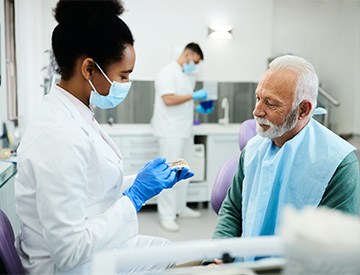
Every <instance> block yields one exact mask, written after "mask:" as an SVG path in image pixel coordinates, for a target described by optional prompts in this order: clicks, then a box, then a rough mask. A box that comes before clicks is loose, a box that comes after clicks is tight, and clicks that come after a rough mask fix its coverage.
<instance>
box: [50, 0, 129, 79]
mask: <svg viewBox="0 0 360 275" xmlns="http://www.w3.org/2000/svg"><path fill="white" fill-rule="evenodd" d="M53 12H54V17H55V19H56V21H57V22H58V25H57V26H56V27H55V29H54V31H53V33H52V50H53V54H54V57H55V60H56V63H57V66H58V68H57V72H58V73H59V74H61V77H62V78H63V79H69V78H70V77H71V76H72V75H73V73H74V66H75V61H76V60H77V59H78V58H79V57H81V56H84V57H91V58H93V59H94V60H95V61H96V62H97V63H98V64H99V65H100V66H101V67H103V68H104V69H105V70H106V68H107V66H109V65H111V64H112V63H114V62H118V61H120V60H121V59H122V58H123V52H124V50H125V48H126V46H127V45H133V44H134V38H133V35H132V33H131V31H130V29H129V27H128V26H127V25H126V24H125V22H124V21H123V20H121V19H120V18H119V15H121V14H122V13H123V12H124V6H123V4H122V2H121V0H102V1H99V0H98V1H96V0H60V1H59V2H58V3H57V5H56V7H55V9H54V11H53Z"/></svg>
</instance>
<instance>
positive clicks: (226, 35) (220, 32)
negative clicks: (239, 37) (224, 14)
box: [208, 25, 232, 39]
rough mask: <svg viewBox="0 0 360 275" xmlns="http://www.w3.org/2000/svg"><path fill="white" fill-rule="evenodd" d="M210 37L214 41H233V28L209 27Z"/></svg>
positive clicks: (225, 26)
mask: <svg viewBox="0 0 360 275" xmlns="http://www.w3.org/2000/svg"><path fill="white" fill-rule="evenodd" d="M208 35H209V37H210V38H214V39H232V26H230V25H221V26H211V27H208Z"/></svg>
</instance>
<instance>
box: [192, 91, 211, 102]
mask: <svg viewBox="0 0 360 275" xmlns="http://www.w3.org/2000/svg"><path fill="white" fill-rule="evenodd" d="M207 96H208V93H207V91H205V90H204V89H200V90H196V91H195V92H193V94H192V97H193V99H195V100H197V99H205V98H207Z"/></svg>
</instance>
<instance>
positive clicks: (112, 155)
mask: <svg viewBox="0 0 360 275" xmlns="http://www.w3.org/2000/svg"><path fill="white" fill-rule="evenodd" d="M51 94H53V95H54V96H55V97H57V98H58V99H59V100H60V101H61V102H62V103H63V104H64V105H65V107H66V108H67V109H68V110H69V111H70V113H71V115H72V117H73V118H74V120H75V121H77V122H78V123H79V126H80V127H81V128H82V129H83V130H84V132H85V133H86V134H87V135H88V136H89V137H90V139H91V141H92V142H94V143H95V142H96V143H98V142H99V140H101V142H102V143H103V142H104V141H105V142H106V143H107V144H108V145H109V146H103V147H104V149H105V148H107V149H105V150H106V151H105V154H106V157H107V158H108V159H109V160H111V161H112V162H114V163H116V164H119V159H120V160H122V155H121V153H120V151H119V149H118V148H117V146H116V145H115V143H114V142H113V141H112V140H111V138H110V137H108V136H107V134H106V133H105V132H104V131H103V130H102V129H101V127H99V131H101V132H102V133H98V132H97V131H96V130H95V129H94V128H93V126H91V125H90V124H89V123H88V122H87V121H85V119H84V118H83V117H82V115H81V114H80V112H79V111H78V110H77V108H76V107H75V105H74V104H73V103H72V102H71V101H70V100H69V99H68V98H67V97H66V95H65V94H63V92H62V91H61V88H60V87H58V86H57V85H56V84H54V85H53V87H52V88H51ZM102 134H103V135H106V136H107V138H106V140H104V139H103V137H100V139H99V135H102Z"/></svg>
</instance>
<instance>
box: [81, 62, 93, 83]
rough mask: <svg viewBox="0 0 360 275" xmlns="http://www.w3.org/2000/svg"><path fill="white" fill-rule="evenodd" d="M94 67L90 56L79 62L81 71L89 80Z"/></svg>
mask: <svg viewBox="0 0 360 275" xmlns="http://www.w3.org/2000/svg"><path fill="white" fill-rule="evenodd" d="M94 69H95V62H94V60H93V59H92V58H90V57H87V58H85V59H84V60H83V62H82V63H81V73H82V75H83V76H84V78H86V79H87V80H91V77H92V74H93V72H94Z"/></svg>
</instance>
